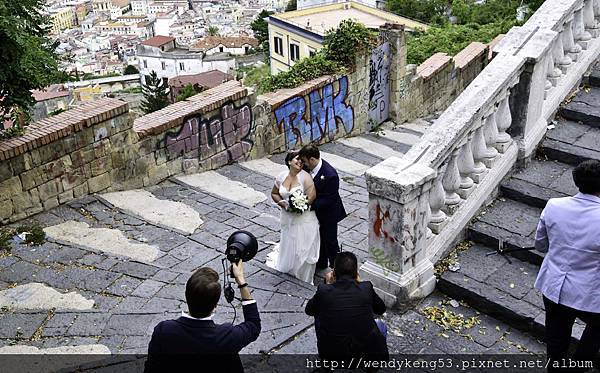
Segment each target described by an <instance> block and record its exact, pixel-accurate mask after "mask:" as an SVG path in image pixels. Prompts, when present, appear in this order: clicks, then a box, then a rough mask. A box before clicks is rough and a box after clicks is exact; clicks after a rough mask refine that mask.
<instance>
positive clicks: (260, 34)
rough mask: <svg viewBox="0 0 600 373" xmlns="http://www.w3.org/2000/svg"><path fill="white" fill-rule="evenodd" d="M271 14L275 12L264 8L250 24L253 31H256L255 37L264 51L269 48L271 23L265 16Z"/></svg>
mask: <svg viewBox="0 0 600 373" xmlns="http://www.w3.org/2000/svg"><path fill="white" fill-rule="evenodd" d="M271 14H273V12H269V11H267V10H264V9H263V10H262V11H261V12H260V13H258V16H256V19H255V20H254V21H252V23H251V24H250V28H251V29H252V32H254V37H255V38H256V39H257V40H258V44H259V45H260V47H261V49H262V50H263V51H268V50H269V25H268V24H267V21H265V18H267V17H268V16H270V15H271Z"/></svg>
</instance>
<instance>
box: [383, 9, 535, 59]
mask: <svg viewBox="0 0 600 373" xmlns="http://www.w3.org/2000/svg"><path fill="white" fill-rule="evenodd" d="M410 1H412V0H410ZM405 2H409V0H394V1H392V2H391V3H392V4H397V3H405ZM542 3H543V0H529V1H527V0H525V1H524V2H523V4H525V5H527V6H528V7H529V9H530V10H531V11H532V12H533V11H535V10H536V9H537V8H538V7H539V6H540V5H541V4H542ZM520 5H521V0H487V1H486V2H485V3H483V4H475V3H474V1H473V0H453V1H452V14H453V15H454V16H455V17H456V18H457V20H456V21H457V24H450V23H448V22H444V23H443V24H440V25H436V26H432V27H430V28H429V29H428V30H427V31H425V32H416V33H415V34H414V35H409V36H408V38H407V47H408V52H407V59H408V63H411V64H420V63H422V62H423V61H425V60H426V59H427V58H429V57H431V56H432V55H433V54H434V53H437V52H445V53H448V54H449V55H455V54H456V53H458V52H460V51H461V50H462V49H463V48H464V47H466V46H467V45H469V44H470V43H471V42H474V41H479V42H482V43H488V42H490V41H491V40H492V39H494V38H495V37H496V36H498V35H499V34H505V33H507V32H508V31H509V30H510V28H511V27H513V26H518V25H519V22H518V21H517V18H516V14H517V8H518V7H519V6H520Z"/></svg>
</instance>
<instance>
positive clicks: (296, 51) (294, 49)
mask: <svg viewBox="0 0 600 373" xmlns="http://www.w3.org/2000/svg"><path fill="white" fill-rule="evenodd" d="M290 59H291V60H292V61H298V60H299V59H300V46H299V45H298V44H293V43H290Z"/></svg>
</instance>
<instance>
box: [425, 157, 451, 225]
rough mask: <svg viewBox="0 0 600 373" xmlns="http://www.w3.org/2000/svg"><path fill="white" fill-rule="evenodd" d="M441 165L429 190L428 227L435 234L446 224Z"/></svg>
mask: <svg viewBox="0 0 600 373" xmlns="http://www.w3.org/2000/svg"><path fill="white" fill-rule="evenodd" d="M444 171H445V170H444V169H443V167H442V168H440V171H438V176H437V177H436V178H435V180H433V187H432V188H431V191H430V192H429V207H430V208H431V217H430V219H429V229H431V231H432V232H433V233H435V234H438V233H440V231H441V230H442V228H443V227H444V226H445V225H446V218H447V215H446V213H445V212H444V211H442V208H443V207H444V202H445V201H446V193H445V192H444V186H443V185H442V175H443V174H444Z"/></svg>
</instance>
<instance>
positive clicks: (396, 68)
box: [380, 24, 407, 123]
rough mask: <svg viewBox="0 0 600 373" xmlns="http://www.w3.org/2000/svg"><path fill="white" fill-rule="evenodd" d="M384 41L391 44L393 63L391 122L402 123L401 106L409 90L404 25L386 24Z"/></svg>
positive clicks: (383, 32)
mask: <svg viewBox="0 0 600 373" xmlns="http://www.w3.org/2000/svg"><path fill="white" fill-rule="evenodd" d="M380 35H381V37H382V39H383V40H384V41H387V42H389V43H390V50H391V52H392V53H391V55H392V61H391V63H390V74H389V79H390V120H391V121H393V122H394V123H402V122H403V121H404V120H403V119H402V116H401V108H400V104H401V102H402V97H403V96H404V93H403V92H402V90H406V89H407V85H406V82H405V79H406V39H405V35H404V27H403V26H402V25H391V24H386V25H384V26H382V27H381V28H380Z"/></svg>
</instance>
